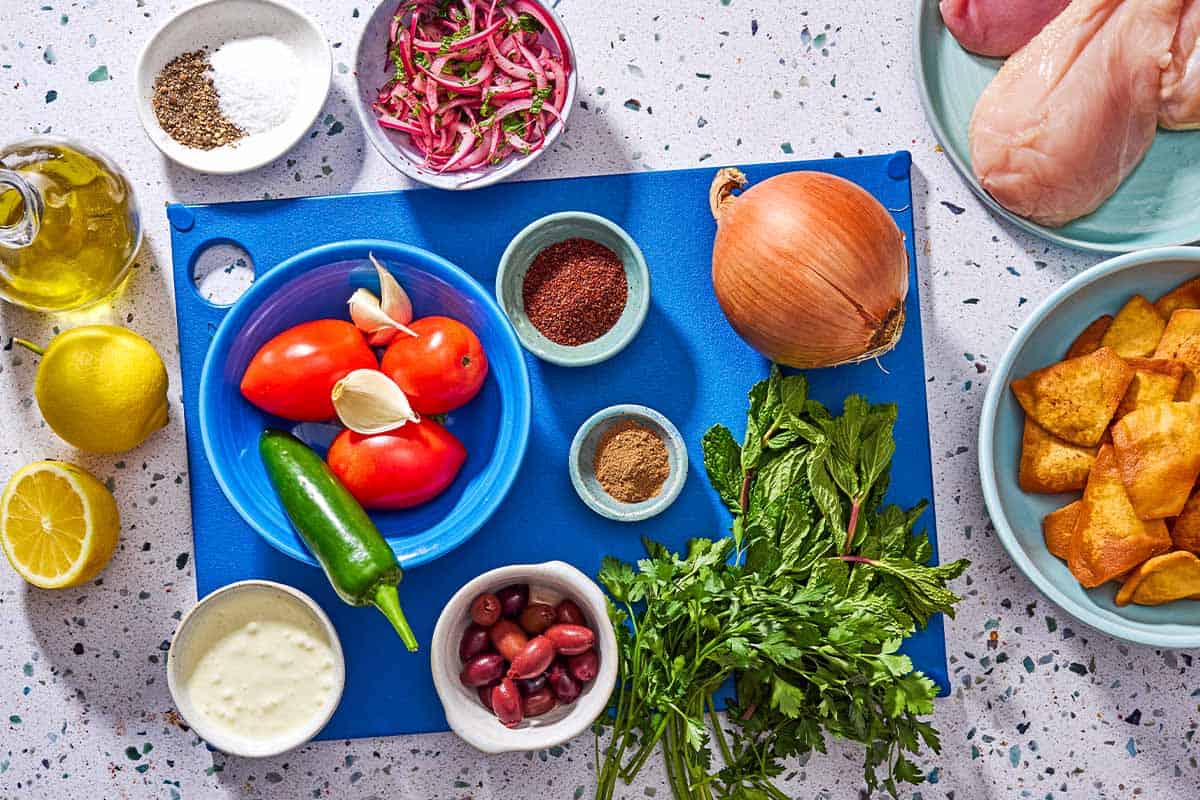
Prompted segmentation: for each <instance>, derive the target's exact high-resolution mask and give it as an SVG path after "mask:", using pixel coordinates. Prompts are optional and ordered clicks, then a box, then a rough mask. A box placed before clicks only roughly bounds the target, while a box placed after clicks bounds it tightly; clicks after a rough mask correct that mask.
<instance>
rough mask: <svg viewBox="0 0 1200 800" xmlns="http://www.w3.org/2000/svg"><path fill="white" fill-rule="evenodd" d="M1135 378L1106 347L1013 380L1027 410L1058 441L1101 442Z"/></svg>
mask: <svg viewBox="0 0 1200 800" xmlns="http://www.w3.org/2000/svg"><path fill="white" fill-rule="evenodd" d="M1132 380H1133V368H1132V367H1130V366H1129V365H1128V364H1126V363H1125V360H1124V359H1122V358H1121V357H1120V356H1118V355H1117V354H1116V353H1114V352H1113V351H1112V350H1111V349H1110V348H1107V347H1101V348H1100V349H1099V350H1097V351H1096V352H1094V353H1090V354H1088V355H1086V356H1080V357H1079V358H1072V359H1068V360H1067V361H1060V362H1059V363H1057V364H1051V365H1050V366H1048V367H1044V368H1042V369H1039V370H1036V371H1034V372H1031V373H1029V374H1028V375H1026V376H1025V377H1024V378H1018V379H1017V380H1015V381H1013V382H1012V390H1013V394H1015V395H1016V396H1017V402H1019V403H1020V404H1021V407H1022V408H1024V409H1025V413H1026V414H1028V415H1029V416H1031V417H1033V419H1034V421H1035V422H1037V423H1038V424H1039V425H1041V426H1042V427H1043V428H1045V429H1046V430H1048V431H1049V432H1050V433H1052V434H1054V435H1055V436H1057V437H1058V438H1060V439H1065V440H1066V441H1068V442H1070V443H1071V444H1077V445H1080V446H1082V447H1094V446H1095V445H1096V444H1098V443H1099V442H1100V438H1101V437H1102V436H1103V435H1104V431H1105V429H1106V428H1107V427H1108V423H1109V422H1111V421H1112V418H1113V414H1114V413H1115V412H1116V410H1117V406H1118V405H1119V404H1120V402H1121V398H1122V397H1124V396H1125V391H1126V390H1127V389H1128V388H1129V383H1130V382H1131V381H1132Z"/></svg>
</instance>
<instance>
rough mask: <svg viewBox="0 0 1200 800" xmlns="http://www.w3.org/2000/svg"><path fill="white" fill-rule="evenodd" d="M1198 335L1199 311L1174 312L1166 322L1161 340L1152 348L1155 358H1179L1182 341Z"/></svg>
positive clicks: (1199, 332) (1186, 309) (1199, 327)
mask: <svg viewBox="0 0 1200 800" xmlns="http://www.w3.org/2000/svg"><path fill="white" fill-rule="evenodd" d="M1196 335H1200V309H1195V308H1184V309H1180V310H1179V311H1176V312H1175V313H1174V314H1172V315H1171V318H1170V319H1169V320H1168V321H1167V327H1166V328H1164V329H1163V334H1162V338H1161V339H1159V340H1158V346H1157V347H1155V348H1154V357H1155V358H1179V345H1181V344H1183V342H1184V340H1186V339H1188V338H1190V337H1192V336H1196Z"/></svg>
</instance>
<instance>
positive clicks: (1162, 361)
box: [1115, 358, 1187, 419]
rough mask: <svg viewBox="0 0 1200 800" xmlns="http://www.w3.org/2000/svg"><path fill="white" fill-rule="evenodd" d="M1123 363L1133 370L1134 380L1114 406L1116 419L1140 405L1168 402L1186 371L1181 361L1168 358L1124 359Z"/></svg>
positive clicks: (1176, 391) (1173, 396) (1177, 389)
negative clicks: (1118, 403) (1117, 404)
mask: <svg viewBox="0 0 1200 800" xmlns="http://www.w3.org/2000/svg"><path fill="white" fill-rule="evenodd" d="M1125 361H1126V363H1128V364H1129V366H1131V367H1133V380H1132V381H1131V382H1130V384H1129V388H1128V389H1126V390H1125V396H1124V397H1123V398H1121V404H1120V405H1119V406H1117V413H1116V415H1115V419H1120V418H1121V417H1123V416H1125V415H1126V414H1128V413H1129V412H1130V411H1133V410H1134V409H1136V408H1141V407H1142V406H1152V405H1154V404H1155V403H1169V402H1171V401H1172V400H1174V399H1175V395H1176V393H1178V391H1179V384H1180V382H1181V381H1182V380H1183V376H1184V373H1185V372H1187V367H1185V366H1184V365H1183V362H1181V361H1174V360H1171V359H1167V358H1127V359H1125Z"/></svg>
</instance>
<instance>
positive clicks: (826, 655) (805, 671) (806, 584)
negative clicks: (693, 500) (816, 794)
mask: <svg viewBox="0 0 1200 800" xmlns="http://www.w3.org/2000/svg"><path fill="white" fill-rule="evenodd" d="M895 421H896V407H895V406H894V405H870V404H869V403H867V401H866V400H864V399H863V398H861V397H858V396H852V397H849V398H847V399H846V401H845V405H844V408H843V411H842V415H841V416H839V417H834V416H833V415H831V414H830V413H829V411H827V410H826V409H825V407H824V406H822V405H821V404H820V403H818V402H816V401H814V400H810V399H808V397H807V383H806V381H805V379H804V377H803V376H800V375H794V376H788V377H784V376H783V375H781V374H780V372H779V370H778V369H776V368H772V370H771V375H770V378H769V379H768V380H765V381H762V382H761V383H759V384H757V385H755V386H754V388H753V389H752V390H751V391H750V411H749V415H748V418H747V420H746V437H745V440H744V441H743V443H742V444H741V445H740V446H739V445H738V444H737V442H736V441H735V440H734V437H733V435H732V434H731V433H730V432H729V430H728V429H727V428H725V427H723V426H720V425H717V426H714V427H713V428H712V429H711V430H709V431H708V433H707V434H705V436H704V441H703V449H704V465H705V468H706V470H707V472H708V476H709V480H710V481H711V482H712V484H713V487H714V488H715V489H716V491H717V492H718V493H719V494H720V496H721V499H722V500H723V501H724V503H725V505H726V506H728V507H729V510H730V511H731V512H732V513H733V529H732V536H731V537H727V538H724V539H720V540H717V541H713V540H709V539H694V540H692V541H690V542H689V543H688V547H687V552H686V553H685V554H682V555H680V554H676V553H672V552H670V551H669V550H668V549H667V548H665V547H663V546H662V545H659V544H656V543H654V542H650V541H646V542H645V544H646V550H647V555H648V557H647V558H645V559H642V560H641V561H639V562H638V563H637V565H636V568H635V567H634V566H633V565H630V564H626V563H623V562H620V561H618V560H616V559H612V558H609V559H606V561H605V563H604V566H603V568H602V569H601V572H600V580H601V582H602V583H603V584H604V585H605V587H606V588H607V589H608V592H609V594H610V595H611V602H610V605H609V613H610V615H611V617H612V620H613V623H614V626H615V628H616V631H617V640H618V649H619V656H620V682H619V685H618V688H617V690H616V691H615V692H614V694H613V698H612V700H611V708H610V715H609V717H608V718H607V719H604V720H603V721H604V722H605V723H606V724H611V726H612V731H611V737H610V738H609V739H608V742H607V746H606V748H605V749H604V752H603V753H601V752H599V747H600V744H599V743H600V736H599V732H598V736H597V748H598V751H597V760H598V765H597V772H598V781H599V784H598V788H597V791H596V798H597V800H610V798H612V797H613V793H614V791H615V789H616V786H617V782H618V781H619V780H623V781H626V782H629V781H632V780H633V777H634V776H635V775H636V774H637V773H638V772H639V771H640V770H641V768H642V766H643V765H645V763H646V761H647V760H648V759H649V758H650V757H651V755H652V754H653V753H654V751H655V749H656V747H658V746H659V745H662V753H663V756H664V758H665V761H666V769H667V776H668V780H669V782H670V785H671V789H672V793H673V794H674V795H675V797H676V798H677V800H711V799H712V798H730V799H731V800H733V799H735V798H736V799H737V800H787V796H786V795H785V794H784V793H783V792H782V791H780V790H779V789H778V788H777V787H776V786H775V785H774V784H773V781H772V779H773V778H775V777H777V776H778V775H779V774H781V773H782V772H783V769H784V761H785V759H788V758H790V757H793V756H797V755H800V754H804V753H808V752H810V751H813V750H817V751H820V752H824V750H825V737H826V735H832V736H837V737H841V738H844V739H850V740H853V741H856V742H861V743H863V745H864V746H865V763H864V780H865V783H866V787H867V789H868V791H872V792H873V791H875V790H877V789H880V788H882V789H885V790H886V791H888V792H889V793H891V794H892V795H893V796H895V795H896V793H897V787H898V785H899V784H900V783H919V782H921V781H922V780H923V779H924V776H923V775H922V774H921V772H920V770H919V769H918V768H917V766H916V765H915V764H914V763H913V762H912V761H911V760H909V759H908V758H907V757H906V755H905V754H906V753H916V752H918V751H919V750H920V749H921V747H922V744H923V745H924V746H927V747H929V748H931V749H932V750H934V751H937V750H938V749H939V747H940V745H939V741H938V736H937V732H936V731H935V730H934V729H933V727H932V726H931V725H930V724H929V723H927V722H925V721H923V720H922V716H925V715H928V714H930V713H931V712H932V710H933V698H934V696H935V695H936V692H937V688H936V686H935V685H934V683H933V682H932V681H931V680H929V679H928V678H927V677H925V676H924V675H922V674H921V673H919V672H916V671H914V670H913V665H912V662H911V661H910V660H909V659H908V657H907V656H904V655H902V654H900V653H899V652H898V649H899V647H900V643H901V642H902V641H903V640H904V639H905V638H906V637H907V636H910V635H911V634H912V633H913V632H914V631H915V630H916V629H917V627H918V626H924V625H925V624H926V623H927V622H928V620H929V618H930V616H932V615H933V614H935V613H937V612H939V611H940V612H945V613H948V614H953V612H954V604H955V603H957V602H958V600H959V598H958V597H957V596H956V595H955V594H954V593H953V592H951V591H950V590H949V589H947V588H946V584H947V583H948V582H949V581H950V580H952V579H954V578H956V577H958V576H959V575H961V574H962V573H963V571H964V570H965V569H966V568H967V566H968V562H967V561H956V562H954V563H952V564H944V565H941V566H929V565H928V564H927V563H926V562H927V561H928V560H929V558H930V556H931V554H932V548H931V546H930V544H929V540H928V538H927V537H926V536H925V535H924V534H923V533H914V531H913V528H914V526H915V524H916V522H917V520H918V518H919V517H920V516H921V514H922V512H923V511H924V510H925V506H926V504H925V503H922V504H920V505H918V506H917V507H916V508H913V509H910V510H908V511H905V510H903V509H901V508H899V507H897V506H894V505H889V506H886V507H885V506H883V505H882V502H883V496H884V493H885V492H886V490H887V485H888V473H889V468H890V466H891V461H892V456H893V454H894V453H895V441H894V440H893V438H892V428H893V426H894V424H895ZM731 678H733V679H735V680H736V685H737V698H736V700H732V699H731V700H730V701H729V705H728V712H729V713H728V717H727V721H726V722H725V724H724V725H723V724H722V721H721V720H720V718H718V716H717V714H716V708H715V697H716V695H717V693H718V692H720V691H721V690H722V687H723V686H724V685H725V684H726V682H727V681H728V680H730V679H731ZM714 749H715V750H716V751H718V752H719V753H720V756H721V762H722V764H723V766H721V767H720V768H718V767H717V765H716V763H715V760H714V758H713V751H714Z"/></svg>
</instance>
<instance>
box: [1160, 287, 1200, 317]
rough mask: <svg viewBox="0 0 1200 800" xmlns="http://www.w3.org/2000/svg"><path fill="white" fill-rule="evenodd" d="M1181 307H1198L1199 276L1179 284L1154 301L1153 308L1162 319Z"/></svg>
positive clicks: (1199, 306) (1199, 300)
mask: <svg viewBox="0 0 1200 800" xmlns="http://www.w3.org/2000/svg"><path fill="white" fill-rule="evenodd" d="M1181 308H1200V278H1192V279H1191V280H1190V281H1188V282H1186V283H1181V284H1179V285H1178V286H1176V287H1175V288H1174V289H1172V290H1171V291H1169V292H1167V293H1166V294H1164V295H1163V296H1162V297H1160V298H1158V300H1156V301H1155V303H1154V310H1155V311H1157V312H1158V313H1159V316H1161V317H1162V318H1163V319H1170V318H1171V315H1172V314H1174V313H1175V312H1176V311H1178V310H1179V309H1181Z"/></svg>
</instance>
